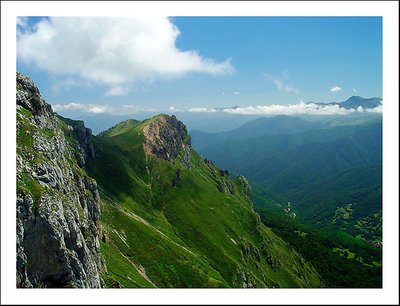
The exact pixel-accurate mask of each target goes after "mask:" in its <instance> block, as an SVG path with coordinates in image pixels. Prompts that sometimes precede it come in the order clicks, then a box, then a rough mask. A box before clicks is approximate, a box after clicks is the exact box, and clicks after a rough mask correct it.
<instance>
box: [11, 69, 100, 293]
mask: <svg viewBox="0 0 400 306" xmlns="http://www.w3.org/2000/svg"><path fill="white" fill-rule="evenodd" d="M16 103H17V203H16V204H17V207H16V208H17V220H16V223H17V253H16V260H17V287H79V288H99V287H101V286H102V281H101V279H100V276H99V270H100V269H101V260H100V244H99V230H98V227H99V217H100V197H99V193H98V190H97V184H96V181H95V180H94V179H92V178H90V177H89V176H88V175H87V174H86V171H85V169H84V168H82V166H83V165H82V163H81V164H80V165H79V164H78V163H79V160H78V159H77V156H78V155H79V154H78V153H79V152H82V151H83V152H87V153H86V155H85V156H84V157H85V158H90V157H94V154H93V146H91V142H90V141H89V140H90V135H91V132H90V130H89V131H88V129H86V128H85V127H84V125H83V124H82V125H78V126H79V127H78V128H74V129H73V130H74V132H75V133H76V134H75V135H72V136H74V137H71V134H70V132H71V126H68V125H67V124H66V123H64V122H62V121H61V120H60V119H59V118H57V116H56V115H55V114H54V113H53V111H52V109H51V106H50V105H49V104H47V103H46V102H45V101H44V100H43V99H42V98H41V96H40V92H39V90H38V89H37V88H36V86H35V85H34V83H33V82H32V80H31V79H29V78H28V77H26V76H24V75H22V74H20V73H17V101H16Z"/></svg>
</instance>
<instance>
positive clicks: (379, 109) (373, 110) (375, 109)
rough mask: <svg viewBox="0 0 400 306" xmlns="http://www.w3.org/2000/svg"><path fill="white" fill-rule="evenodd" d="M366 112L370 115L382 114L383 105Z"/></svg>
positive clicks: (368, 109)
mask: <svg viewBox="0 0 400 306" xmlns="http://www.w3.org/2000/svg"><path fill="white" fill-rule="evenodd" d="M365 111H366V112H369V113H382V105H379V106H377V107H375V108H367V109H365Z"/></svg>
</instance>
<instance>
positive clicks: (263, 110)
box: [189, 102, 382, 116]
mask: <svg viewBox="0 0 400 306" xmlns="http://www.w3.org/2000/svg"><path fill="white" fill-rule="evenodd" d="M189 112H199V113H214V112H224V113H228V114H237V115H289V116H290V115H293V116H294V115H347V114H354V113H362V112H374V113H382V106H378V107H376V108H370V109H363V108H362V107H359V108H358V109H346V108H344V107H340V106H339V105H337V104H335V105H332V104H327V105H321V104H315V103H304V102H300V103H298V104H289V105H280V104H272V105H257V106H246V107H240V106H236V107H232V108H224V109H217V108H205V107H195V108H191V109H189Z"/></svg>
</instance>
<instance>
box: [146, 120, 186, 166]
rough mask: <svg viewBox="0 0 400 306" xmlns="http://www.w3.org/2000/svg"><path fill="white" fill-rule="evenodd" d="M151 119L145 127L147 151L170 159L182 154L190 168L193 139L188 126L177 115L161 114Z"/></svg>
mask: <svg viewBox="0 0 400 306" xmlns="http://www.w3.org/2000/svg"><path fill="white" fill-rule="evenodd" d="M150 120H152V121H151V122H150V123H149V124H147V125H146V126H145V127H144V129H143V134H144V136H145V137H146V142H145V144H144V150H145V152H146V153H147V154H150V155H154V156H156V157H158V158H160V159H164V160H168V161H170V160H172V159H174V158H176V157H178V156H180V160H181V161H182V163H183V164H184V165H185V166H186V167H187V168H190V151H191V139H190V136H189V135H188V133H187V130H186V126H185V125H184V124H183V123H182V122H181V121H179V120H178V119H177V118H176V117H175V116H168V115H160V116H157V117H156V118H153V119H150Z"/></svg>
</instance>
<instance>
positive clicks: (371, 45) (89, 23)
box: [17, 17, 382, 112]
mask: <svg viewBox="0 0 400 306" xmlns="http://www.w3.org/2000/svg"><path fill="white" fill-rule="evenodd" d="M106 19H107V20H106ZM121 19H123V20H121ZM133 19H135V18H133ZM136 19H137V18H136ZM136 19H135V20H128V19H127V20H125V19H124V18H117V19H113V20H112V19H110V18H105V19H101V18H98V19H93V18H77V17H73V18H69V19H68V18H67V19H63V18H45V20H44V19H43V18H35V19H30V18H20V19H18V39H17V69H18V71H21V72H23V73H25V74H27V75H29V76H31V77H32V78H33V79H34V81H35V82H36V84H37V85H38V87H39V88H40V90H41V92H42V95H43V97H44V98H45V100H46V101H48V102H49V103H51V104H53V105H58V106H60V107H62V106H63V105H69V106H68V107H70V108H74V107H75V108H77V109H79V108H80V109H82V110H91V111H94V112H107V111H109V110H112V111H113V112H115V109H117V108H119V106H121V105H125V106H126V107H125V109H126V111H128V109H130V110H131V111H141V110H154V111H156V112H162V111H165V110H168V109H171V110H189V109H196V108H197V109H199V108H207V109H208V108H215V107H230V106H234V105H240V106H243V107H246V106H256V105H271V104H283V105H287V104H297V103H299V102H301V101H304V102H310V101H315V102H332V101H335V102H340V101H344V100H346V99H347V98H348V97H350V96H352V95H359V96H362V97H367V98H368V97H382V19H381V18H380V17H171V18H168V19H167V18H155V19H154V20H151V21H148V20H143V19H140V20H136ZM37 25H40V27H37ZM99 50H100V51H99ZM71 103H73V104H71ZM84 105H91V107H89V108H88V107H85V106H84ZM102 106H103V107H102ZM96 107H97V108H96ZM119 109H121V108H119Z"/></svg>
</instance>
